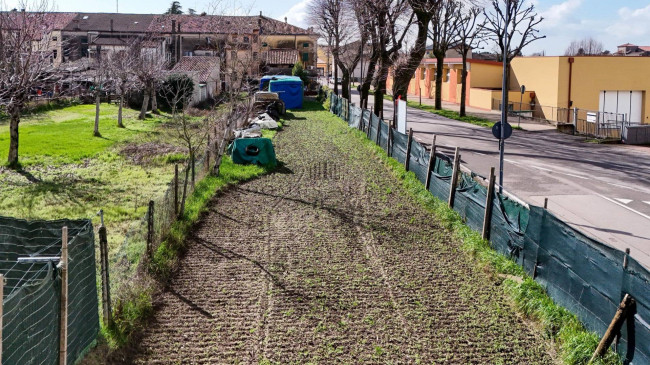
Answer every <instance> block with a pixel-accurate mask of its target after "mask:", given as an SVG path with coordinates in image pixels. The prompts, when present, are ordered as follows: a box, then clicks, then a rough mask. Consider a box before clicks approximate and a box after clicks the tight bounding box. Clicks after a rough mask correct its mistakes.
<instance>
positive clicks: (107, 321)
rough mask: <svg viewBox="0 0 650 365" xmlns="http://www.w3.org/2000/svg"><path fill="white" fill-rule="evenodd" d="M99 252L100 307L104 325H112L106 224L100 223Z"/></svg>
mask: <svg viewBox="0 0 650 365" xmlns="http://www.w3.org/2000/svg"><path fill="white" fill-rule="evenodd" d="M99 253H100V264H101V272H102V309H103V314H104V326H106V327H111V326H112V325H113V315H112V310H111V285H110V280H109V273H108V238H107V235H106V226H104V224H103V223H102V225H101V226H99Z"/></svg>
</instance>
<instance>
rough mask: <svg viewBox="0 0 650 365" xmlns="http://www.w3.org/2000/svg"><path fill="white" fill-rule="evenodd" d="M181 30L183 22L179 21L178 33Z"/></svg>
mask: <svg viewBox="0 0 650 365" xmlns="http://www.w3.org/2000/svg"><path fill="white" fill-rule="evenodd" d="M180 32H181V22H178V33H180Z"/></svg>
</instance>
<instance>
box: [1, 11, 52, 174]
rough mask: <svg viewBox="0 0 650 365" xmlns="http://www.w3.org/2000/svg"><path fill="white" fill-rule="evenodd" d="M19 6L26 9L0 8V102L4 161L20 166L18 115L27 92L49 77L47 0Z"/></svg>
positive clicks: (22, 107) (29, 92) (26, 98)
mask: <svg viewBox="0 0 650 365" xmlns="http://www.w3.org/2000/svg"><path fill="white" fill-rule="evenodd" d="M20 7H21V8H22V9H25V10H26V11H0V106H1V107H2V108H3V109H4V110H5V112H6V113H7V114H8V115H9V119H10V122H9V136H10V141H9V154H8V158H7V163H8V165H9V166H10V167H11V168H20V163H19V162H18V145H19V138H18V125H19V124H20V115H21V113H22V112H23V110H24V108H25V107H26V105H27V102H28V101H29V99H30V95H31V93H32V92H33V91H34V90H36V89H37V88H40V87H43V86H44V85H46V84H47V83H48V80H49V79H50V78H51V77H52V73H51V72H50V71H51V70H52V62H51V59H52V57H53V50H51V49H50V48H49V47H48V45H49V41H50V36H49V30H48V28H49V27H48V25H49V24H51V21H52V20H51V19H50V17H51V15H49V14H48V13H47V11H48V10H49V7H48V3H47V1H45V0H42V1H39V0H34V1H33V2H31V1H30V2H21V3H20Z"/></svg>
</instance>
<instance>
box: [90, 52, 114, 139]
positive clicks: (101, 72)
mask: <svg viewBox="0 0 650 365" xmlns="http://www.w3.org/2000/svg"><path fill="white" fill-rule="evenodd" d="M107 66H108V59H107V57H106V56H105V55H102V54H101V53H98V54H97V55H96V57H95V58H94V60H93V63H92V75H93V86H92V92H93V96H94V98H95V129H94V130H93V136H95V137H101V136H102V135H101V133H99V106H100V104H101V97H102V94H104V93H106V90H107V88H108V87H109V84H110V82H109V76H108V75H109V73H108V69H107Z"/></svg>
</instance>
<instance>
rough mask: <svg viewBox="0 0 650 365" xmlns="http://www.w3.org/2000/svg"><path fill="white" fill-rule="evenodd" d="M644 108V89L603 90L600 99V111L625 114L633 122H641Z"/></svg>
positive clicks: (626, 118)
mask: <svg viewBox="0 0 650 365" xmlns="http://www.w3.org/2000/svg"><path fill="white" fill-rule="evenodd" d="M642 110H643V91H634V90H603V91H601V92H600V95H599V100H598V111H600V112H602V113H606V114H612V115H613V114H625V120H626V121H629V122H630V123H631V124H640V123H641V120H642V118H641V117H642V115H641V111H642Z"/></svg>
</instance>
